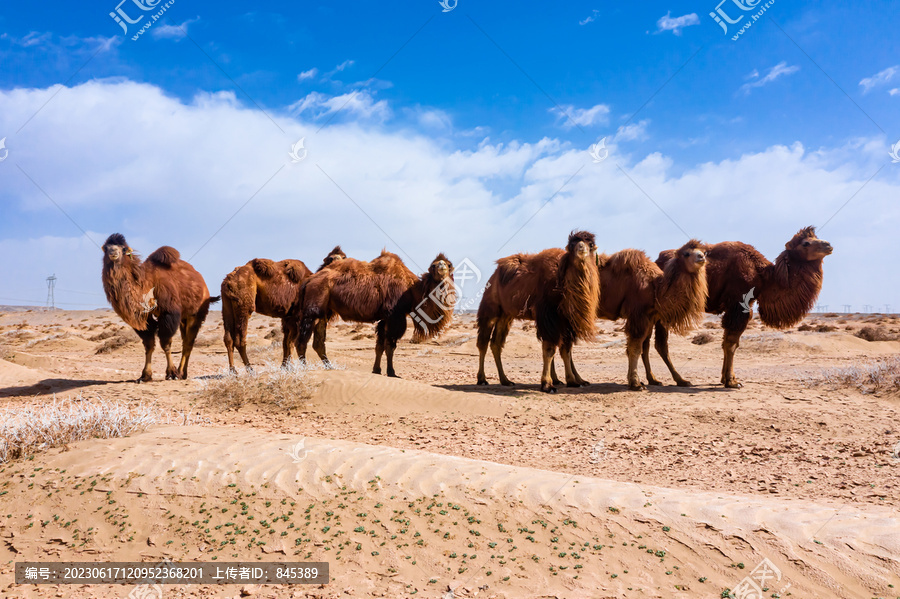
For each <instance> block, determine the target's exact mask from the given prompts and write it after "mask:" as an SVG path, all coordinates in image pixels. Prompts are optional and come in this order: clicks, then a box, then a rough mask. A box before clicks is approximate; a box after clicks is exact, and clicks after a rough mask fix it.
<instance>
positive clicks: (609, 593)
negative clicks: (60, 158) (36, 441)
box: [0, 310, 900, 599]
mask: <svg viewBox="0 0 900 599" xmlns="http://www.w3.org/2000/svg"><path fill="white" fill-rule="evenodd" d="M864 326H871V327H876V328H878V329H879V330H880V331H882V332H883V333H884V334H885V336H886V338H891V337H892V336H893V337H895V338H896V335H897V333H900V319H898V318H896V317H892V316H878V315H828V316H823V315H813V316H810V317H808V318H807V319H806V320H805V321H804V323H803V324H802V325H801V326H800V327H799V329H798V328H794V329H792V330H789V331H774V330H770V329H765V328H763V327H762V326H761V325H760V324H759V323H758V321H756V320H754V321H753V323H752V324H751V328H750V329H748V331H747V332H746V333H745V335H744V337H743V340H742V346H741V349H740V350H739V351H738V356H737V360H736V371H737V375H738V377H739V378H740V379H741V380H742V381H743V382H744V387H743V388H742V389H724V388H723V387H722V386H721V385H720V384H718V380H719V375H720V369H721V348H720V342H719V339H720V335H721V329H719V328H718V324H717V321H716V320H715V319H714V318H713V317H708V318H707V321H706V322H705V323H704V325H703V327H702V328H700V329H699V330H697V331H695V332H694V333H692V334H690V335H689V336H688V337H686V338H680V337H675V336H673V337H672V338H671V350H672V356H673V360H674V362H675V364H676V366H677V367H678V368H679V371H680V372H681V374H682V375H683V376H685V378H687V379H689V380H691V381H692V382H693V383H694V386H693V387H689V388H679V387H676V386H674V385H673V384H672V381H671V377H670V376H669V374H668V372H667V371H666V369H665V366H664V365H663V364H662V362H661V360H659V359H658V357H656V355H655V354H654V355H653V358H652V360H653V367H654V373H655V374H656V376H657V378H659V379H660V380H662V381H663V382H664V384H665V386H662V387H650V388H649V389H648V390H647V391H644V392H632V391H628V390H627V388H626V377H625V375H626V360H625V355H624V334H623V333H622V332H621V330H620V324H618V323H610V322H603V323H599V324H598V327H599V330H600V334H599V335H598V337H597V339H596V341H595V342H594V343H590V344H581V345H578V346H576V350H575V356H576V360H577V363H578V367H579V372H580V373H581V375H582V376H583V377H584V378H585V379H587V380H589V381H592V383H593V384H592V385H591V386H589V387H586V388H579V389H568V388H566V387H565V386H563V387H561V388H560V390H559V393H558V394H556V395H546V394H542V393H540V392H539V384H538V383H539V376H540V359H539V345H538V342H537V341H536V340H535V338H534V330H533V327H532V326H530V325H528V324H523V323H517V324H516V325H515V326H514V328H513V330H512V332H511V334H510V337H509V342H508V345H507V348H506V350H505V352H504V363H505V365H506V368H507V373H508V375H509V376H510V378H512V379H513V380H514V381H516V382H517V383H518V384H517V386H516V387H514V388H504V387H500V386H499V385H497V383H496V381H497V378H496V371H495V370H494V369H493V365H489V366H488V369H487V372H488V378H489V381H490V382H491V385H489V386H487V387H478V386H476V385H475V384H474V383H475V374H476V371H477V349H476V348H475V329H474V318H473V317H472V316H471V315H461V316H459V317H457V318H456V319H455V321H454V324H453V325H452V327H451V328H450V329H449V330H448V332H447V333H446V334H445V335H444V336H443V337H441V338H440V339H437V340H435V341H429V342H426V343H422V344H411V343H409V341H408V335H407V340H404V341H403V342H401V345H400V346H399V348H398V350H397V355H396V367H397V372H398V374H399V375H400V376H401V377H403V378H402V379H389V378H387V377H383V376H376V375H372V374H370V371H371V365H372V364H371V363H372V359H373V356H374V351H373V347H374V329H373V327H372V326H371V325H358V324H354V323H343V322H337V323H333V324H332V325H331V326H330V327H329V331H328V347H329V357H330V358H331V359H332V360H333V361H334V362H335V363H336V364H337V366H338V368H337V369H334V370H323V369H322V368H321V367H320V366H318V360H317V359H316V358H315V357H314V355H313V353H312V352H310V356H309V357H310V365H311V367H310V370H309V371H308V372H306V373H304V374H302V378H303V380H304V386H306V387H307V388H308V389H309V397H308V398H307V399H305V400H304V401H303V402H301V404H300V405H298V406H291V408H290V409H286V408H279V407H278V406H275V405H272V404H271V403H259V402H248V403H246V404H245V405H242V406H239V407H236V408H226V407H224V406H223V405H222V404H221V403H218V402H216V401H215V399H214V398H211V397H210V392H209V388H210V387H209V386H210V385H214V384H215V382H216V381H218V380H221V379H220V377H221V376H222V374H223V369H224V366H225V365H226V364H227V362H226V359H225V355H224V351H225V350H224V346H223V345H222V341H221V315H220V313H218V312H214V313H211V314H210V317H209V319H208V320H207V323H206V324H205V325H204V327H203V329H202V331H201V334H200V337H199V339H198V344H197V346H196V347H195V349H194V353H193V355H192V361H191V367H192V371H191V373H190V374H191V379H190V380H187V381H163V380H159V379H160V378H161V376H162V374H163V372H164V358H163V356H162V354H161V352H160V351H159V350H157V352H156V354H155V355H154V371H155V374H156V377H157V380H155V381H154V382H151V383H147V384H140V385H139V384H135V383H134V382H132V381H133V380H134V379H136V378H137V377H138V375H139V373H140V368H141V366H142V364H143V351H142V348H141V346H140V343H139V342H138V340H137V336H136V335H135V334H134V333H133V332H132V331H130V330H129V329H126V328H125V327H124V326H123V325H122V323H121V321H120V320H119V318H118V317H117V316H116V315H115V314H114V313H112V312H111V311H102V310H100V311H85V312H66V311H30V312H25V311H9V312H5V313H2V314H0V351H2V355H0V358H2V360H0V409H19V408H21V407H23V406H28V405H34V404H39V403H41V402H50V401H53V399H54V397H55V398H57V399H59V398H66V397H68V398H79V397H80V398H81V400H83V401H90V400H91V399H92V398H103V399H105V400H112V401H121V402H127V403H129V404H138V403H143V404H152V405H155V406H157V407H159V408H160V409H161V410H164V411H166V412H169V413H172V414H182V415H183V414H186V413H189V414H190V418H189V419H188V424H179V423H178V422H177V419H174V420H172V422H170V423H169V424H166V425H160V426H154V427H151V428H150V429H149V430H146V431H144V432H140V433H136V434H132V435H130V436H128V437H124V438H109V439H88V440H84V441H77V442H73V443H68V444H65V445H62V446H59V447H51V448H46V449H45V450H43V451H39V452H36V453H34V454H33V455H32V456H27V457H25V458H17V459H13V460H10V461H9V462H7V463H4V464H0V554H2V555H0V557H2V560H0V597H79V598H81V597H104V598H105V597H127V596H128V594H129V593H130V592H131V591H132V590H133V587H128V586H116V585H108V586H104V585H94V586H38V585H15V584H13V564H14V563H15V562H20V561H26V560H32V561H38V560H44V561H62V560H70V561H112V560H117V561H125V560H131V561H153V562H158V561H160V560H162V559H164V558H170V559H173V560H176V561H179V560H180V561H211V560H219V561H238V560H243V561H256V560H264V561H327V562H329V563H330V569H331V570H330V571H331V582H330V583H329V584H328V585H324V586H316V587H312V588H310V587H308V586H276V585H263V586H262V587H258V588H257V587H253V586H249V585H247V586H222V587H217V586H203V587H201V586H196V585H195V586H187V587H185V586H177V585H166V586H165V587H164V589H163V597H167V598H168V597H229V598H230V597H238V596H254V597H256V596H258V597H278V598H282V597H321V598H338V597H360V598H361V597H392V598H394V597H416V598H418V597H436V598H437V597H475V596H477V597H496V598H508V599H513V598H517V599H518V598H527V597H560V598H562V597H573V598H582V597H584V598H619V597H660V598H670V597H676V598H680V597H722V596H723V592H724V591H725V590H726V589H740V588H742V587H741V586H739V585H741V584H742V581H743V580H745V578H747V577H750V576H751V573H752V572H756V573H757V574H758V573H759V570H758V569H757V566H758V565H760V564H761V563H765V564H767V565H770V566H772V567H773V568H774V570H771V571H770V572H771V577H770V578H769V579H767V580H766V583H765V585H764V587H765V588H764V593H763V596H764V597H778V596H780V597H801V598H806V597H829V598H830V597H842V598H843V597H860V598H866V599H870V598H872V597H882V598H888V597H890V598H894V597H900V516H898V506H900V494H898V490H900V478H898V474H900V459H898V458H897V457H896V449H895V447H897V445H898V442H900V425H898V407H900V394H898V392H897V390H896V389H893V390H892V389H887V390H883V389H871V388H867V386H866V385H865V384H859V385H845V384H837V383H835V382H834V381H835V379H834V378H830V379H828V380H826V374H827V373H829V372H833V371H834V369H840V368H847V367H853V366H857V365H860V364H866V363H869V362H872V361H875V360H878V359H882V358H888V357H892V356H896V355H897V353H898V351H900V341H893V340H888V341H867V340H865V339H863V338H860V337H859V336H857V335H856V333H858V331H859V330H860V329H861V328H862V327H864ZM279 327H280V324H279V323H278V322H277V321H276V320H274V319H270V318H266V317H263V316H258V315H255V316H254V317H253V318H252V320H251V334H250V343H251V346H252V347H251V352H250V356H251V359H252V360H253V361H254V363H255V364H258V365H264V364H267V363H268V364H273V363H275V362H276V361H280V355H281V348H280V332H279ZM704 335H707V336H708V337H709V341H708V342H706V343H692V340H696V341H698V342H699V341H704V340H705V339H704V338H703V336H704ZM698 336H699V337H701V338H699V339H698ZM111 340H112V341H111ZM178 345H179V344H178V343H177V342H176V346H178ZM101 348H103V351H102V353H97V351H98V350H99V349H101ZM260 376H264V375H260ZM764 560H768V561H766V562H764ZM451 590H452V593H451ZM739 596H742V595H739ZM743 597H748V598H749V597H754V599H756V597H757V596H756V595H750V594H745V595H743Z"/></svg>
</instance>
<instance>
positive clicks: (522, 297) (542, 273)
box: [477, 231, 600, 393]
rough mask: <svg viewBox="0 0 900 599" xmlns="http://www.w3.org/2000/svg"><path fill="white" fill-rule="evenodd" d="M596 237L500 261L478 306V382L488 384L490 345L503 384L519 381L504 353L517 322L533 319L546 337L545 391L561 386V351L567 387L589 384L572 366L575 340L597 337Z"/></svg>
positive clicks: (578, 237) (580, 235)
mask: <svg viewBox="0 0 900 599" xmlns="http://www.w3.org/2000/svg"><path fill="white" fill-rule="evenodd" d="M596 250H597V246H596V244H595V242H594V235H593V234H592V233H588V232H585V231H578V232H573V233H572V234H570V235H569V240H568V243H567V245H566V249H565V250H562V249H558V248H554V249H548V250H544V251H542V252H539V253H537V254H514V255H512V256H507V257H505V258H501V259H500V260H498V261H497V269H496V270H495V271H494V274H493V275H491V278H490V280H489V281H488V284H487V287H486V288H485V292H484V295H483V296H482V298H481V304H480V305H479V306H478V340H477V345H478V384H479V385H487V377H486V376H485V373H484V357H485V354H486V353H487V348H488V345H490V347H491V352H492V353H493V354H494V362H495V363H496V364H497V374H498V375H499V377H500V384H501V385H506V386H512V385H514V384H515V383H513V382H512V381H511V380H509V378H507V376H506V373H505V372H504V371H503V363H502V361H501V354H502V352H503V346H504V344H505V343H506V337H507V335H508V334H509V328H510V326H511V325H512V323H513V321H514V320H533V321H535V324H536V327H535V328H536V330H537V337H538V339H540V340H541V349H542V353H543V371H542V374H541V391H543V392H545V393H555V392H556V387H554V385H555V384H559V379H558V378H557V376H556V372H555V369H554V368H553V356H554V354H555V353H556V351H557V349H558V350H559V354H560V357H561V358H562V360H563V364H564V366H565V374H566V385H567V386H569V387H580V386H584V385H588V384H589V383H588V382H587V381H585V380H584V379H582V378H581V377H580V376H579V375H578V373H577V372H576V371H575V369H574V368H573V367H572V361H571V359H570V355H571V352H572V345H573V344H574V343H575V341H588V340H591V339H593V338H594V336H595V335H596V329H595V327H594V315H595V313H596V312H597V306H598V301H599V298H600V279H599V276H598V273H597V264H596V260H597V255H596Z"/></svg>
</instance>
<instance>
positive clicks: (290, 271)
mask: <svg viewBox="0 0 900 599" xmlns="http://www.w3.org/2000/svg"><path fill="white" fill-rule="evenodd" d="M283 264H284V274H285V275H286V276H287V278H288V280H290V282H291V283H300V282H302V281H303V279H305V278H306V277H308V276H309V275H310V274H312V273H310V272H309V269H308V268H306V265H305V264H304V263H303V262H301V261H300V260H285V261H284V262H283Z"/></svg>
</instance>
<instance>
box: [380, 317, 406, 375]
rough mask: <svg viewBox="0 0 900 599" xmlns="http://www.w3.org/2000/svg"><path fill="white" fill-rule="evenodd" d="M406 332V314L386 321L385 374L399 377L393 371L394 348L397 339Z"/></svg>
mask: <svg viewBox="0 0 900 599" xmlns="http://www.w3.org/2000/svg"><path fill="white" fill-rule="evenodd" d="M405 332H406V314H403V315H402V319H400V318H398V319H391V320H388V321H387V326H386V327H385V354H387V375H388V376H390V377H394V378H400V377H399V376H397V373H396V372H395V371H394V350H396V349H397V341H399V340H400V338H401V337H403V333H405Z"/></svg>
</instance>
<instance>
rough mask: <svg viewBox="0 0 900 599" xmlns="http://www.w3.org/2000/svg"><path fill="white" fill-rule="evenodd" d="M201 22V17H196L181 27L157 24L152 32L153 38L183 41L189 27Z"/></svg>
mask: <svg viewBox="0 0 900 599" xmlns="http://www.w3.org/2000/svg"><path fill="white" fill-rule="evenodd" d="M199 20H200V17H194V18H193V19H188V20H187V21H185V22H183V23H182V24H181V25H178V24H175V25H168V24H166V23H162V24H155V25H154V26H153V28H152V29H151V30H150V33H152V34H153V37H155V38H156V39H173V40H181V39H182V38H183V37H185V36H186V35H187V31H188V27H189V26H190V24H191V23H196V22H197V21H199Z"/></svg>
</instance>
